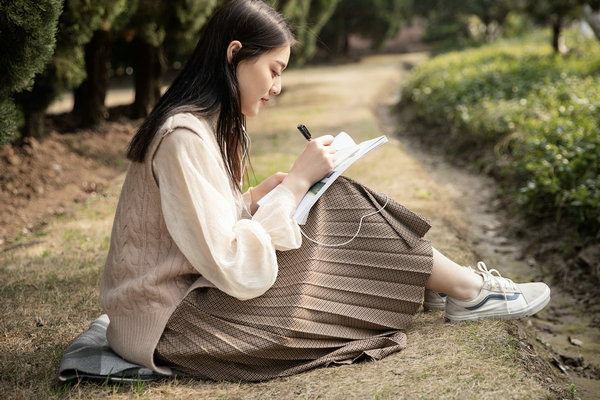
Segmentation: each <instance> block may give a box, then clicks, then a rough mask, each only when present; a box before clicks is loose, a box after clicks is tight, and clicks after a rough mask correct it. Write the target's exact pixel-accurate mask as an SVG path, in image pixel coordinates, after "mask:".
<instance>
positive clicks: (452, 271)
mask: <svg viewBox="0 0 600 400" xmlns="http://www.w3.org/2000/svg"><path fill="white" fill-rule="evenodd" d="M482 286H483V279H482V277H481V276H480V275H478V274H476V273H474V272H473V271H471V270H469V269H468V268H465V267H463V266H461V265H458V264H457V263H455V262H454V261H452V260H450V259H449V258H448V257H446V256H445V255H443V254H442V253H440V252H439V251H437V250H436V249H435V248H434V249H433V270H432V272H431V275H430V276H429V279H428V280H427V282H426V283H425V288H427V289H430V290H434V291H436V292H439V293H445V294H447V295H448V296H450V297H452V298H455V299H457V300H471V299H474V298H475V297H477V295H479V292H480V291H481V287H482Z"/></svg>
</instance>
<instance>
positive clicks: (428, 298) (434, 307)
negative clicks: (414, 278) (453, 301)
mask: <svg viewBox="0 0 600 400" xmlns="http://www.w3.org/2000/svg"><path fill="white" fill-rule="evenodd" d="M446 297H448V296H447V295H445V294H444V293H438V292H436V291H433V290H429V289H425V299H424V301H423V309H424V310H425V311H439V310H444V309H445V308H446Z"/></svg>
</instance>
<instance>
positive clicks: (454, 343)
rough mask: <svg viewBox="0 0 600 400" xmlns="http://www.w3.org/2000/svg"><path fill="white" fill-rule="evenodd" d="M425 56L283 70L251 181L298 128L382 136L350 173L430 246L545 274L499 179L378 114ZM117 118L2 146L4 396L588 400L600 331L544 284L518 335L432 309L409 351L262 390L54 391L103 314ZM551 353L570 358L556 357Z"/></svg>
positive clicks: (264, 172) (118, 153)
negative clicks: (61, 369)
mask: <svg viewBox="0 0 600 400" xmlns="http://www.w3.org/2000/svg"><path fill="white" fill-rule="evenodd" d="M425 58H426V54H421V53H416V54H408V55H400V56H398V55H389V56H376V57H369V58H365V59H364V60H363V61H362V62H360V63H354V64H348V65H341V66H327V67H324V66H322V67H312V68H306V69H299V70H292V71H289V72H286V74H285V75H284V92H283V93H282V95H281V96H279V98H277V100H275V101H272V102H270V103H275V107H274V109H266V110H264V111H263V113H262V114H261V116H260V117H259V118H257V119H254V120H251V121H249V123H248V131H249V132H250V136H251V137H252V140H253V146H252V160H253V165H254V175H253V176H254V177H255V179H257V180H260V179H261V178H264V177H266V176H268V175H270V174H271V173H273V172H274V171H276V170H286V169H287V168H289V166H290V165H291V163H292V162H293V159H294V157H295V156H296V155H297V154H298V153H299V151H300V150H301V149H302V147H303V145H304V139H303V138H302V137H301V136H300V135H299V134H298V132H297V131H296V129H295V126H296V125H297V124H298V123H305V124H306V125H308V126H309V127H310V129H311V131H313V133H314V134H320V133H333V134H335V133H337V132H339V131H341V130H345V131H346V132H348V133H350V134H351V135H352V136H353V137H354V138H355V139H356V140H357V141H358V140H364V139H367V138H371V137H375V136H379V135H381V134H386V135H388V138H389V139H390V143H388V144H386V145H385V146H382V147H381V148H379V149H377V150H375V151H374V152H373V153H371V154H369V155H367V156H366V157H365V158H364V159H362V160H360V161H359V162H357V163H356V164H355V165H353V166H352V167H351V168H350V169H349V170H348V171H347V173H346V175H348V176H350V177H352V178H355V179H357V180H359V181H361V182H363V183H364V184H366V185H368V186H371V187H373V188H374V189H376V190H380V191H382V192H386V193H388V194H389V195H390V196H391V197H392V198H394V199H396V200H398V201H399V202H401V203H403V204H405V205H406V206H407V207H409V208H411V209H413V210H415V211H416V212H418V213H420V214H422V215H424V216H426V217H428V218H429V219H431V221H432V223H433V226H434V228H433V229H432V230H431V232H430V233H429V234H428V238H429V239H430V240H431V241H432V242H433V243H434V245H435V247H436V248H438V249H440V250H441V251H442V252H444V253H446V254H447V255H449V256H450V257H451V258H453V259H455V260H456V261H457V262H460V263H463V264H465V265H474V264H475V263H476V262H477V260H479V259H485V260H486V262H487V263H488V265H489V266H490V267H497V268H499V269H500V270H501V271H502V272H504V273H505V275H508V276H511V277H517V278H519V279H521V280H523V279H527V280H529V279H533V278H541V277H542V272H541V271H542V268H540V266H539V265H537V264H536V262H535V260H532V259H530V258H528V257H527V256H526V254H525V255H524V253H523V251H522V249H521V247H520V246H519V242H518V240H515V239H514V238H511V237H509V236H508V235H505V234H503V220H504V215H503V214H502V211H501V210H499V209H498V205H499V204H498V202H497V201H496V194H495V189H494V184H493V182H491V181H489V180H487V179H485V178H482V177H480V176H477V175H473V174H470V173H468V172H467V171H464V170H461V169H457V168H453V167H452V166H451V165H449V164H448V163H447V162H446V161H445V160H444V159H443V158H441V157H439V156H437V155H435V154H431V153H430V152H428V151H427V149H423V148H422V146H420V145H419V142H418V141H415V140H414V138H413V137H412V136H410V135H404V134H403V133H404V132H406V131H409V130H410V126H407V125H403V122H402V121H397V120H395V119H394V118H393V115H391V114H390V113H389V112H388V111H389V107H390V106H391V105H393V104H394V103H395V101H396V97H395V96H396V94H397V88H398V87H399V86H400V85H401V82H402V78H403V77H404V76H405V74H406V73H408V71H409V70H410V68H411V66H412V65H414V64H417V63H419V62H421V61H422V60H423V59H425ZM54 110H61V109H60V106H57V107H55V109H54ZM113 111H115V112H113V116H112V120H111V121H107V122H106V123H104V124H103V125H101V126H100V127H98V128H97V129H95V130H82V131H77V132H72V131H71V132H64V131H63V129H62V128H61V127H63V126H65V124H64V118H62V117H56V118H54V119H52V120H50V121H49V123H50V128H53V129H54V131H53V133H52V135H51V136H50V137H49V138H48V139H46V140H44V141H43V142H42V143H38V142H37V141H35V140H32V141H29V142H28V143H26V144H25V145H24V146H23V147H21V148H13V147H10V146H3V147H1V148H0V169H1V170H2V175H1V177H0V201H2V204H3V206H2V209H1V210H0V273H1V274H2V276H3V278H2V282H1V283H0V289H1V291H0V292H1V293H2V305H0V315H1V317H0V318H1V319H0V372H1V374H0V397H4V396H3V395H2V394H3V393H5V394H8V397H10V398H23V399H28V398H34V397H38V398H43V397H69V398H73V397H74V398H97V397H111V398H121V397H123V398H129V397H144V398H190V397H192V398H221V399H225V398H227V399H237V398H252V397H258V398H302V399H314V398H324V399H325V398H327V399H339V398H357V399H359V398H360V399H364V398H378V399H381V398H415V397H422V398H461V399H464V398H473V399H475V398H477V399H480V398H500V397H502V398H565V397H581V398H597V397H598V394H599V393H600V391H598V385H597V382H598V381H597V380H595V379H590V378H594V377H595V378H596V379H597V375H594V373H595V372H594V371H595V370H594V368H597V367H596V366H595V365H598V364H597V361H594V360H597V359H598V358H595V359H594V357H597V354H598V349H597V348H596V347H595V346H597V343H599V342H600V340H598V339H599V338H598V332H597V331H595V330H594V329H593V328H594V321H593V320H590V318H591V317H589V318H588V317H584V316H583V314H584V313H582V312H581V310H578V309H577V307H576V305H574V304H571V303H572V300H570V298H569V297H568V296H566V295H563V294H561V291H560V289H559V288H557V287H554V286H553V288H552V289H553V303H552V305H551V306H550V307H548V309H547V310H545V311H544V312H543V313H540V315H539V316H537V317H535V318H529V319H526V320H523V321H519V322H516V323H515V322H511V323H506V322H498V321H486V322H482V323H478V324H468V323H466V324H448V323H445V322H444V321H443V317H442V313H441V312H434V313H421V314H418V315H417V316H416V318H415V321H414V324H413V326H412V327H411V328H410V330H409V332H407V333H408V347H407V348H406V349H405V350H403V351H401V352H400V353H397V354H394V355H392V356H389V357H387V358H386V359H384V360H381V361H377V362H365V363H360V364H357V365H351V366H343V367H335V368H326V369H319V370H315V371H310V372H308V373H305V374H300V375H298V376H294V377H290V378H283V379H277V380H274V381H270V382H265V383H260V384H242V383H212V382H198V381H173V380H169V381H163V382H156V383H151V384H142V385H134V386H131V387H129V386H127V385H125V386H112V385H106V384H104V385H103V384H90V383H83V382H82V383H79V384H76V385H72V386H63V385H60V384H58V383H57V382H56V371H57V368H58V364H59V363H60V358H61V356H62V352H63V351H64V349H65V348H66V347H67V346H68V344H69V343H70V342H72V340H73V339H74V338H75V337H76V336H77V335H78V334H80V333H81V332H82V331H83V330H84V329H85V328H86V327H87V326H88V325H89V322H90V321H91V320H93V319H94V318H95V317H97V315H98V314H99V313H101V310H100V307H99V303H98V298H97V290H98V284H99V276H100V273H101V270H102V264H103V261H104V258H105V256H106V251H107V246H108V239H109V237H110V226H111V223H112V216H113V215H114V209H115V207H116V201H117V199H118V194H119V190H120V185H121V184H122V180H123V178H124V172H125V169H126V166H127V162H126V160H125V159H124V156H123V155H124V152H125V149H126V146H127V143H128V141H129V139H130V138H131V135H132V134H133V132H134V131H135V128H136V126H138V124H139V122H140V121H131V120H128V119H125V118H120V117H119V112H118V110H113ZM52 124H55V125H54V126H52ZM59 130H60V131H61V133H59ZM556 294H558V296H557V295H556ZM556 299H558V300H556ZM557 301H558V303H557V304H555V303H556V302H557ZM569 329H571V330H569ZM567 335H568V336H570V337H571V338H572V339H580V340H582V341H583V345H582V346H581V347H580V346H577V345H575V344H573V342H569V341H568V337H567ZM575 343H578V342H575ZM556 350H560V351H562V352H563V353H567V352H571V353H573V354H574V356H573V357H571V358H568V357H567V358H562V359H561V358H560V355H559V354H558V353H557V352H556ZM581 354H584V356H583V357H581ZM590 360H592V361H593V362H590ZM568 363H575V364H574V365H571V366H569V365H567V364H568ZM492 365H493V368H492V367H491V366H492ZM558 365H560V366H561V367H562V368H564V371H565V373H561V372H560V370H559V369H558V368H557V366H558ZM578 368H579V370H578ZM586 374H587V375H586ZM586 376H587V378H586Z"/></svg>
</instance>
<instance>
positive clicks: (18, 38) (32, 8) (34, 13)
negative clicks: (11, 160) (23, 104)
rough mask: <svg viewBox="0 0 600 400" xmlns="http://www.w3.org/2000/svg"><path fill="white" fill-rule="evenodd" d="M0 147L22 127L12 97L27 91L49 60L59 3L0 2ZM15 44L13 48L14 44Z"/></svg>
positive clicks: (60, 7)
mask: <svg viewBox="0 0 600 400" xmlns="http://www.w3.org/2000/svg"><path fill="white" fill-rule="evenodd" d="M0 10H2V11H1V12H0V54H2V60H0V144H3V143H7V142H10V141H13V140H15V139H16V138H17V133H18V128H19V127H20V126H22V125H23V118H22V115H21V110H19V109H18V108H17V106H16V104H15V100H14V96H15V95H17V94H19V93H21V92H23V91H25V90H29V89H30V88H31V87H32V85H33V78H34V76H35V75H36V74H37V73H39V72H41V71H42V70H43V69H44V67H45V65H46V62H47V61H48V59H50V57H52V54H53V52H54V48H55V44H56V37H55V36H56V29H57V24H58V16H59V15H60V12H61V10H62V1H61V0H53V1H45V2H38V1H37V0H30V1H21V2H8V1H6V0H1V1H0ZM17 43H18V45H15V44H17Z"/></svg>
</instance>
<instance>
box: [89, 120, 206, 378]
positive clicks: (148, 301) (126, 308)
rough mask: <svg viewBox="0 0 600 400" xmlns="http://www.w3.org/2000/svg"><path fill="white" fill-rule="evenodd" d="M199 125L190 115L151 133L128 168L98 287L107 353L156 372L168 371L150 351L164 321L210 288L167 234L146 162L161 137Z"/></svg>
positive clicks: (152, 178)
mask: <svg viewBox="0 0 600 400" xmlns="http://www.w3.org/2000/svg"><path fill="white" fill-rule="evenodd" d="M199 123H200V124H205V125H206V126H201V128H203V129H211V130H212V127H210V126H209V124H207V123H206V122H200V121H199V120H198V119H196V118H194V117H192V116H191V115H181V114H179V115H177V116H176V117H172V118H170V119H168V120H167V122H166V123H165V124H164V125H163V127H162V128H161V130H160V131H159V132H157V134H156V135H155V138H154V140H153V142H152V143H151V145H150V147H149V149H148V152H147V154H146V160H145V161H144V162H143V163H139V162H134V163H132V164H131V165H130V166H129V169H128V171H127V176H126V179H125V182H124V183H123V188H122V191H121V196H120V198H119V203H118V206H117V210H116V214H115V220H114V225H113V228H112V234H111V243H110V250H109V252H108V257H107V260H106V265H105V269H104V273H103V275H102V282H101V287H100V302H101V304H102V307H103V308H104V310H105V312H106V313H107V314H108V316H109V318H110V325H109V327H108V331H107V338H108V341H109V343H110V345H111V347H112V348H113V350H115V351H116V352H117V353H118V354H119V355H121V356H122V357H124V358H125V359H127V360H129V361H132V362H135V363H138V364H141V365H144V366H147V367H150V368H152V369H154V370H155V371H158V372H162V373H170V371H169V369H168V368H159V367H157V366H156V365H155V364H154V360H153V353H154V349H155V347H156V344H157V343H158V341H159V339H160V336H161V335H162V332H163V330H164V327H165V326H166V324H167V321H168V319H169V317H170V316H171V314H172V313H173V311H174V310H175V308H176V307H177V305H179V303H180V302H181V300H182V299H183V298H184V297H185V295H186V294H187V293H188V292H189V291H191V290H192V289H194V288H196V287H201V286H208V285H210V284H209V283H208V282H207V281H206V279H204V278H202V277H201V276H200V275H199V274H198V272H197V271H196V270H195V269H194V268H193V267H192V265H191V264H190V263H189V262H188V261H187V260H186V258H185V257H184V256H183V254H182V253H181V251H180V250H179V249H178V248H177V246H176V245H175V243H174V242H173V240H172V238H171V236H170V235H169V234H168V231H167V227H166V225H165V221H164V219H163V214H162V212H161V203H160V194H159V188H158V185H157V183H156V180H155V179H154V175H153V172H152V159H153V157H154V154H155V152H156V150H157V148H158V146H159V144H160V142H161V141H162V138H163V137H164V135H165V134H167V133H169V132H170V131H173V130H174V129H176V128H178V127H184V128H187V129H190V128H189V127H190V126H192V127H194V126H196V127H198V124H199ZM190 130H192V129H190Z"/></svg>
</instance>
